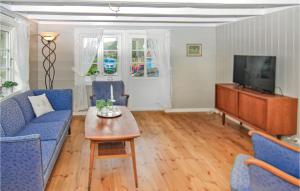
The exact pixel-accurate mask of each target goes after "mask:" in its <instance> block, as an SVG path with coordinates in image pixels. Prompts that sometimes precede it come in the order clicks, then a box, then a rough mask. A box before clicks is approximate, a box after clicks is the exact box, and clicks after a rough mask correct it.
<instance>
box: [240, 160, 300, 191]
mask: <svg viewBox="0 0 300 191" xmlns="http://www.w3.org/2000/svg"><path fill="white" fill-rule="evenodd" d="M245 163H246V164H247V165H248V166H249V175H250V184H251V189H252V190H261V189H262V188H263V189H264V190H270V191H271V190H295V191H296V190H299V188H300V179H299V178H296V177H294V176H291V175H289V174H287V173H285V172H284V171H282V170H280V169H278V168H276V167H274V166H272V165H270V164H268V163H266V162H263V161H261V160H258V159H255V158H250V159H248V160H246V162H245Z"/></svg>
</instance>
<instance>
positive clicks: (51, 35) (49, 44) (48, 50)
mask: <svg viewBox="0 0 300 191" xmlns="http://www.w3.org/2000/svg"><path fill="white" fill-rule="evenodd" d="M40 36H41V41H42V43H43V45H44V46H43V48H42V54H43V56H44V61H43V68H44V70H45V87H46V89H53V81H54V77H55V68H54V63H55V61H56V54H55V52H54V51H55V49H56V43H55V39H56V38H57V37H58V33H56V32H42V33H40Z"/></svg>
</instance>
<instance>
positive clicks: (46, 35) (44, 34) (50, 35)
mask: <svg viewBox="0 0 300 191" xmlns="http://www.w3.org/2000/svg"><path fill="white" fill-rule="evenodd" d="M40 35H41V36H42V37H43V38H44V39H45V40H47V41H52V40H55V39H56V37H57V36H58V33H57V32H41V33H40Z"/></svg>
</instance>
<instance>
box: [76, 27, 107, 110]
mask: <svg viewBox="0 0 300 191" xmlns="http://www.w3.org/2000/svg"><path fill="white" fill-rule="evenodd" d="M74 34H75V36H74V38H75V48H74V60H75V67H74V69H73V70H74V73H75V74H74V76H75V84H74V85H75V86H74V109H75V111H82V110H86V109H87V108H88V96H87V89H86V85H87V83H86V74H87V72H88V70H89V68H90V66H91V65H92V63H93V60H94V59H95V56H96V54H97V51H98V48H99V45H100V42H101V39H102V29H91V30H87V29H77V30H75V33H74Z"/></svg>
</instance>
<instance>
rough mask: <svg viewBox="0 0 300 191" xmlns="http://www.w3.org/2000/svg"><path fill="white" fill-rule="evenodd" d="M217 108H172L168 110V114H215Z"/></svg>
mask: <svg viewBox="0 0 300 191" xmlns="http://www.w3.org/2000/svg"><path fill="white" fill-rule="evenodd" d="M215 111H216V110H215V108H171V109H166V110H165V112H166V113H186V112H215Z"/></svg>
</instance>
